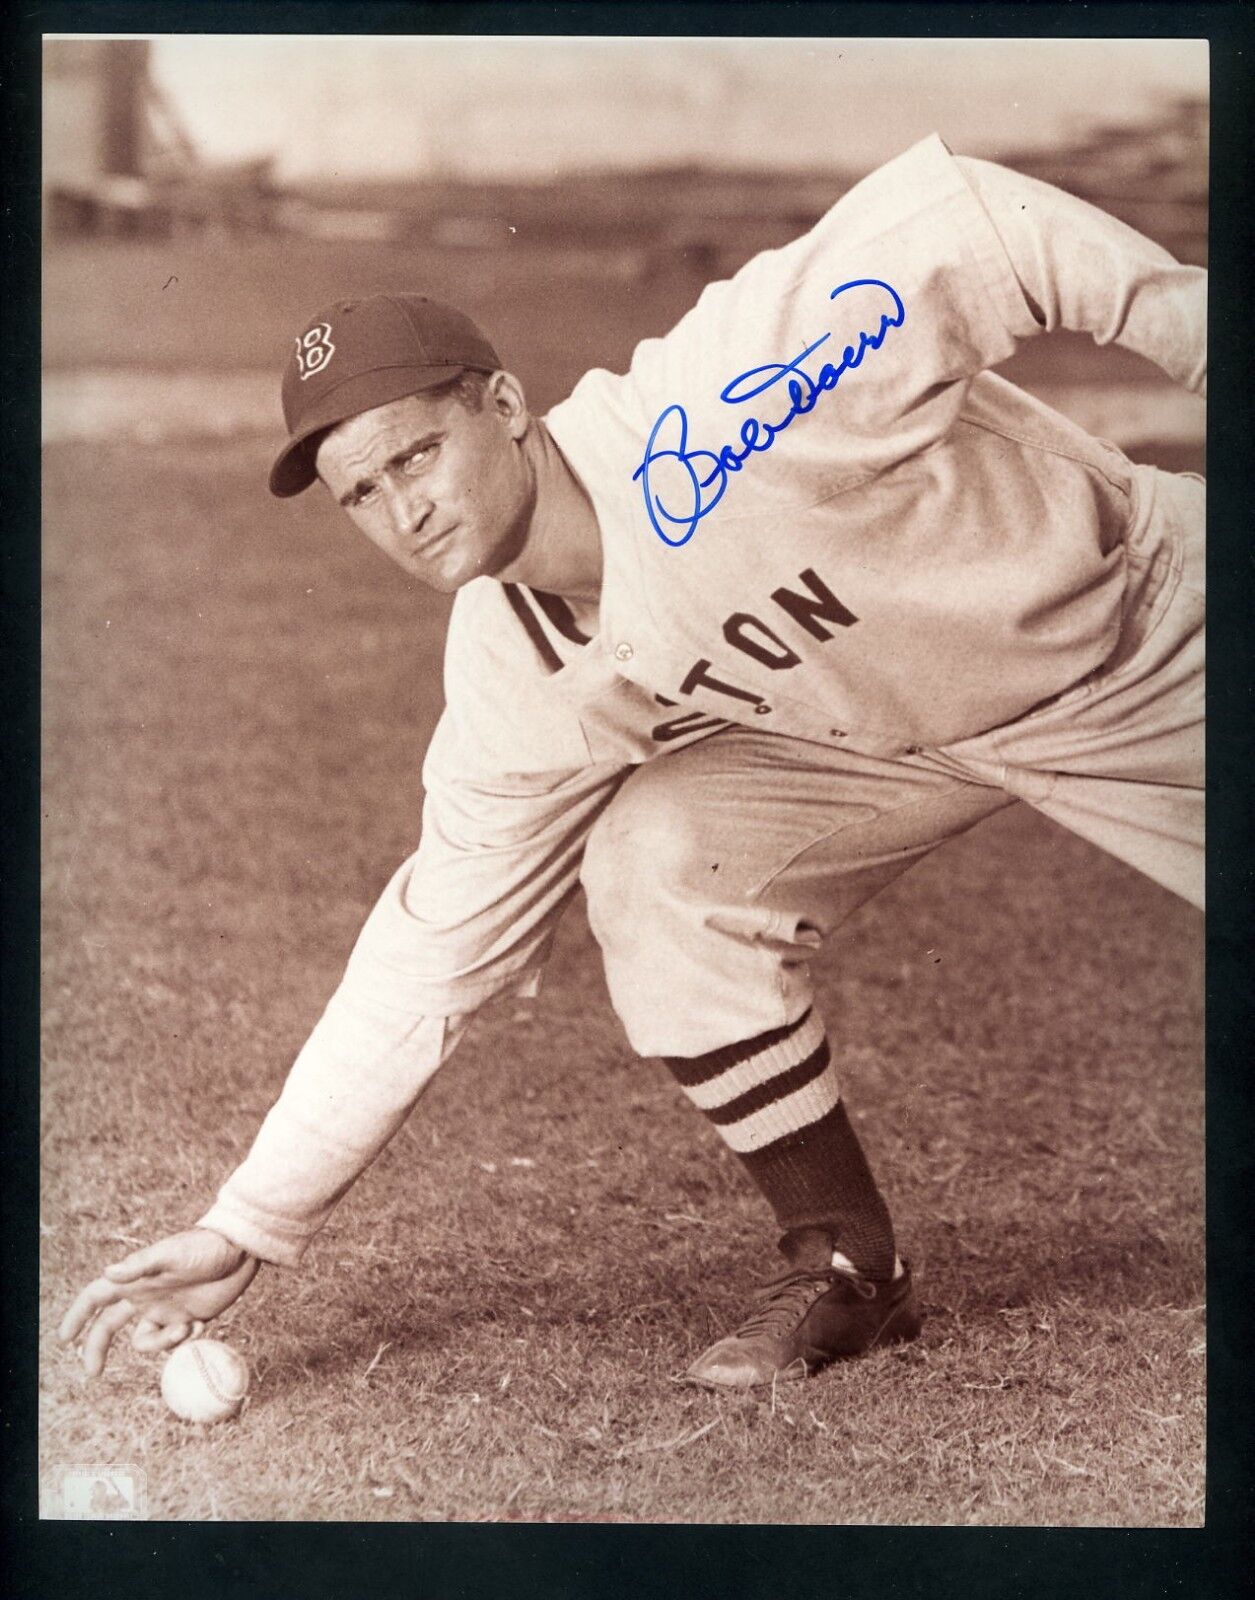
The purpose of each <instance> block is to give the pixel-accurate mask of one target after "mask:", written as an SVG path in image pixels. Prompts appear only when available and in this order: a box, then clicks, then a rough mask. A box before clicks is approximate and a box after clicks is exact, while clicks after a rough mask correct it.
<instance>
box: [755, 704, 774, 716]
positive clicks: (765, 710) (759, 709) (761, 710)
mask: <svg viewBox="0 0 1255 1600" xmlns="http://www.w3.org/2000/svg"><path fill="white" fill-rule="evenodd" d="M754 711H755V713H756V715H758V716H760V717H769V716H770V715H771V707H770V706H765V705H764V704H763V703H762V701H761V700H760V701H759V702H758V704H757V705H756V706H755V707H754Z"/></svg>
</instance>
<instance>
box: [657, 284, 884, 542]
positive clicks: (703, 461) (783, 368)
mask: <svg viewBox="0 0 1255 1600" xmlns="http://www.w3.org/2000/svg"><path fill="white" fill-rule="evenodd" d="M864 288H873V289H883V290H884V291H885V293H886V294H887V295H888V296H889V297H890V299H891V300H892V301H893V311H892V313H888V312H882V313H881V317H880V323H879V326H878V327H877V328H876V330H875V332H873V333H867V332H861V333H860V334H859V336H858V344H857V345H846V347H845V349H844V350H843V351H842V353H841V360H840V362H839V364H838V365H836V366H833V364H832V362H830V361H825V362H824V364H823V366H822V367H821V368H820V369H819V373H818V376H816V377H814V378H812V377H811V375H810V373H808V372H805V371H803V369H802V366H801V363H802V362H803V361H805V359H806V358H807V356H809V355H813V354H814V352H815V351H816V350H818V349H819V347H820V345H822V344H826V343H827V342H828V340H829V339H831V338H832V335H831V333H825V334H821V335H820V337H819V338H818V339H816V340H815V342H814V344H808V345H807V346H806V348H805V349H804V350H802V351H800V352H799V353H798V354H797V355H795V356H794V357H793V359H792V361H769V362H767V363H766V364H765V365H764V366H761V367H750V368H749V370H748V371H746V372H742V373H740V374H738V376H737V377H735V378H733V379H732V380H731V382H730V383H728V384H725V386H724V387H723V389H722V390H721V391H720V395H719V398H720V399H721V400H723V401H725V402H726V403H727V404H728V405H741V404H742V403H743V402H745V401H746V400H753V399H754V398H755V397H756V396H757V395H760V394H763V393H764V392H765V391H766V390H768V389H771V388H774V387H775V385H777V384H779V383H784V387H785V392H786V393H787V394H788V396H789V409H788V410H787V411H786V412H785V414H784V416H783V417H781V418H780V420H779V421H778V422H763V421H761V420H760V419H759V418H758V417H746V419H745V421H744V422H743V423H742V424H741V429H740V447H739V448H738V446H737V445H733V444H725V445H724V446H723V448H722V449H721V450H690V449H689V448H688V433H689V422H688V416H687V415H686V413H685V410H684V407H683V406H681V405H670V406H668V407H667V408H666V410H665V411H661V412H660V413H659V415H658V420H657V421H656V422H655V423H654V426H653V429H652V431H651V433H650V435H649V443H648V444H647V445H646V446H645V459H644V460H643V461H642V462H641V464H640V466H639V467H637V469H636V471H635V472H634V473H633V474H632V481H633V482H636V481H637V479H639V480H640V484H641V488H642V490H643V491H644V495H645V513H646V515H647V516H648V517H649V520H650V523H651V525H652V526H653V530H654V532H655V533H656V534H657V535H658V537H659V538H660V539H661V540H662V542H663V544H669V545H672V546H678V545H682V544H687V543H688V541H689V540H690V539H691V538H692V537H693V535H694V533H695V532H696V531H697V524H698V523H699V522H700V521H701V520H702V518H703V517H708V516H709V515H710V513H711V512H712V511H713V510H714V509H715V507H716V506H717V505H718V504H719V502H720V500H722V499H723V495H724V490H725V489H726V488H727V487H728V482H729V479H730V476H731V474H732V473H734V472H740V470H741V468H742V467H743V466H744V465H745V463H746V462H747V461H748V460H749V458H750V456H752V455H762V454H764V452H766V451H768V450H770V449H771V447H772V445H773V444H775V442H776V436H777V435H778V434H781V433H783V432H784V430H785V429H786V428H787V427H788V426H789V424H790V423H791V422H792V421H793V419H794V417H804V416H806V414H807V413H808V412H810V411H813V410H814V409H815V407H816V406H817V405H818V403H819V399H820V396H821V395H824V394H827V393H828V391H829V390H831V389H835V388H836V386H837V382H838V380H839V379H840V377H841V374H842V373H843V372H849V371H851V370H852V369H853V368H855V367H857V366H859V365H861V363H862V360H863V357H864V356H865V355H866V354H867V352H868V351H869V350H879V349H880V347H881V345H882V344H883V343H884V341H885V334H886V333H887V332H888V331H889V329H890V328H900V327H901V326H902V324H903V323H904V322H905V321H906V308H905V307H904V306H903V304H902V301H901V299H900V298H899V296H898V292H897V290H896V289H893V288H891V287H890V286H889V284H887V283H884V282H882V280H881V279H879V278H854V279H852V280H851V281H850V282H849V283H843V284H841V285H839V287H837V288H836V289H834V290H833V291H832V293H831V294H830V295H829V297H828V298H829V299H830V300H835V299H836V298H837V296H838V295H841V294H844V293H845V292H846V290H847V289H864ZM668 429H669V430H670V432H671V439H672V442H671V443H670V444H666V443H665V442H660V440H661V436H662V435H663V434H664V432H665V431H666V430H668ZM659 461H674V462H676V463H677V465H678V466H679V467H680V468H681V469H682V470H683V472H684V473H685V474H687V477H688V484H687V489H686V493H685V498H686V504H685V508H684V509H683V511H675V510H671V509H668V507H667V506H665V505H664V504H663V503H662V499H661V497H660V496H659V494H658V493H657V491H656V490H655V489H654V488H653V487H652V486H651V483H650V472H651V471H652V469H653V467H654V465H655V464H656V463H657V462H659ZM676 482H677V477H676V474H675V473H674V472H670V473H668V487H669V488H671V487H672V486H674V485H675V484H676ZM680 482H681V483H682V482H683V480H682V479H681V480H680ZM664 524H665V525H666V526H664ZM668 527H670V528H671V529H673V530H678V535H677V537H674V538H673V537H671V535H670V534H669V533H668V531H667V528H668Z"/></svg>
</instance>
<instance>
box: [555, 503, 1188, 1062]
mask: <svg viewBox="0 0 1255 1600" xmlns="http://www.w3.org/2000/svg"><path fill="white" fill-rule="evenodd" d="M1204 502H1205V486H1204V484H1203V481H1202V479H1200V478H1196V477H1193V476H1192V475H1188V474H1181V475H1174V474H1169V473H1163V472H1160V473H1157V474H1156V475H1155V497H1154V504H1153V508H1152V512H1151V515H1150V517H1149V518H1148V520H1147V522H1146V525H1145V527H1144V529H1143V531H1142V533H1141V534H1140V535H1139V536H1138V537H1137V538H1136V539H1135V540H1134V541H1132V542H1131V543H1130V545H1129V549H1128V575H1129V577H1128V586H1127V589H1126V594H1125V603H1124V614H1123V622H1122V627H1121V633H1120V638H1119V641H1118V644H1117V646H1116V649H1115V651H1114V652H1113V653H1112V655H1111V656H1110V657H1109V659H1108V660H1107V661H1106V662H1105V663H1104V665H1103V666H1102V667H1101V668H1100V669H1099V670H1098V671H1096V672H1095V673H1093V674H1091V675H1090V676H1089V677H1088V678H1086V679H1084V680H1083V681H1082V682H1081V683H1079V684H1077V685H1075V686H1074V687H1073V688H1071V689H1069V690H1068V691H1066V692H1065V693H1064V694H1062V695H1060V696H1058V697H1057V698H1055V699H1054V700H1051V701H1049V702H1047V703H1045V704H1044V705H1042V706H1039V707H1037V708H1036V709H1034V710H1033V711H1032V712H1030V713H1029V714H1027V715H1025V716H1024V717H1021V718H1020V719H1018V720H1017V721H1016V722H1014V723H1010V724H1008V725H1006V726H1005V727H1001V728H996V729H993V730H991V731H989V732H986V733H982V734H980V735H978V736H976V737H973V738H969V739H964V740H962V741H960V742H958V743H955V744H951V745H949V746H946V747H944V748H937V749H925V750H920V751H918V752H915V753H912V754H910V755H906V756H902V757H900V758H895V759H881V758H877V757H871V756H862V755H859V754H857V753H855V752H852V751H848V750H835V749H830V748H829V747H827V746H825V745H819V744H811V743H807V742H804V741H801V740H795V739H788V738H783V737H781V736H780V735H771V734H761V733H756V732H754V731H753V730H751V729H749V728H741V727H736V728H729V729H725V730H722V731H720V732H718V733H716V734H713V735H712V736H711V737H710V738H708V739H706V740H703V741H702V742H700V743H698V744H695V745H691V746H689V747H688V748H686V749H684V750H681V751H677V752H675V753H673V754H670V755H667V756H666V757H663V758H661V759H658V760H655V761H652V762H650V763H648V764H646V765H644V766H642V767H640V768H638V769H637V770H636V771H635V772H634V773H633V774H632V776H631V777H629V778H628V779H627V780H626V781H625V782H624V784H623V785H622V787H621V788H620V790H619V792H618V793H617V795H616V796H615V798H614V800H613V801H612V802H611V804H610V805H609V807H608V808H607V809H606V811H605V812H604V814H603V815H602V816H601V818H600V819H599V821H598V822H597V824H596V826H595V827H594V829H593V831H592V833H591V835H590V837H589V841H588V846H587V849H586V852H585V858H584V866H583V873H582V879H583V884H584V888H585V892H586V895H587V899H588V910H589V920H590V923H591V926H592V928H593V931H594V933H595V935H596V937H597V939H598V941H599V942H600V944H601V947H602V951H603V953H604V957H605V965H606V975H607V981H608V984H609V988H610V994H611V999H612V1001H613V1003H614V1006H615V1009H616V1011H617V1012H618V1015H619V1017H620V1019H621V1020H622V1022H623V1024H624V1026H625V1028H626V1030H627V1033H628V1037H629V1039H630V1041H631V1043H632V1046H633V1048H634V1049H635V1050H636V1051H638V1052H639V1053H640V1054H641V1055H651V1056H653V1055H656V1056H668V1057H672V1056H674V1057H693V1056H698V1055H701V1054H703V1053H705V1052H708V1051H712V1050H717V1049H720V1048H721V1047H723V1046H725V1045H728V1044H729V1043H731V1042H733V1041H737V1040H743V1039H752V1038H754V1037H756V1036H758V1035H760V1034H763V1033H765V1032H768V1031H769V1030H772V1029H778V1028H781V1027H786V1026H787V1025H789V1024H792V1023H795V1022H796V1021H797V1020H798V1019H799V1018H800V1017H802V1016H803V1015H804V1013H806V1011H807V1010H808V1008H809V1007H810V1005H811V989H810V982H809V977H808V967H807V963H808V959H809V957H810V956H811V955H812V954H813V953H814V951H816V950H817V949H818V948H819V947H820V945H821V944H822V942H823V940H824V939H825V938H826V937H827V936H828V935H829V934H830V933H831V932H832V931H833V930H834V929H836V928H838V927H839V926H840V925H841V923H842V922H843V921H844V920H845V919H846V918H847V917H848V916H849V915H850V914H851V912H853V911H855V910H856V909H857V908H858V907H859V906H861V905H862V904H863V903H864V902H865V901H867V900H869V899H870V898H871V897H872V896H873V895H874V894H876V893H877V892H878V891H879V890H881V889H883V888H884V887H885V885H886V884H888V883H890V882H892V880H893V879H894V878H896V877H897V876H898V875H899V874H900V873H902V872H904V871H905V870H906V868H907V867H909V866H911V865H912V863H914V862H916V861H918V860H920V859H921V858H922V857H923V856H925V855H927V854H928V852H929V851H930V850H933V849H935V848H936V847H937V846H938V845H939V844H942V843H944V842H945V841H946V840H947V839H951V838H954V837H956V836H957V835H959V834H961V833H964V832H966V830H967V829H969V828H971V827H973V826H974V825H975V824H976V823H978V822H979V821H981V819H982V818H984V817H987V816H990V815H991V814H992V813H993V812H995V811H997V810H999V809H1000V808H1001V807H1003V806H1007V805H1010V804H1011V803H1012V802H1013V801H1015V800H1023V801H1026V802H1027V803H1028V804H1029V805H1031V806H1033V807H1035V808H1036V809H1037V810H1038V811H1040V812H1042V813H1043V814H1044V815H1046V816H1048V817H1051V818H1053V819H1054V820H1055V821H1057V822H1059V823H1061V824H1063V825H1064V826H1065V827H1067V828H1069V829H1071V830H1072V831H1073V832H1075V833H1077V834H1080V835H1081V836H1082V837H1083V838H1086V839H1089V840H1091V841H1092V842H1093V843H1094V844H1097V845H1099V846H1101V848H1102V849H1104V850H1106V851H1109V852H1110V853H1111V854H1112V855H1114V856H1116V857H1118V858H1119V859H1120V860H1122V861H1125V862H1128V863H1129V864H1130V865H1132V866H1134V867H1136V868H1138V869H1139V870H1140V871H1142V872H1144V873H1146V874H1147V875H1148V876H1149V877H1151V878H1153V879H1154V880H1155V881H1156V882H1158V883H1161V884H1163V885H1165V886H1166V887H1167V888H1169V889H1171V890H1173V891H1174V892H1175V893H1177V894H1179V895H1182V896H1183V897H1184V898H1186V899H1187V900H1190V901H1191V902H1193V903H1194V904H1196V905H1200V906H1201V905H1202V899H1203V641H1204V635H1203V627H1204Z"/></svg>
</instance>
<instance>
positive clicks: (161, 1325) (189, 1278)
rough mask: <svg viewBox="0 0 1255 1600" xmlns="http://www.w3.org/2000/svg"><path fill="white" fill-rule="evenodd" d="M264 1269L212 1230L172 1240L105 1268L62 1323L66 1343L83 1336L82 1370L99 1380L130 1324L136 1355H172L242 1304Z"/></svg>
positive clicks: (175, 1236) (190, 1232)
mask: <svg viewBox="0 0 1255 1600" xmlns="http://www.w3.org/2000/svg"><path fill="white" fill-rule="evenodd" d="M260 1265H261V1263H260V1262H259V1261H258V1260H257V1258H256V1256H250V1255H249V1254H248V1252H247V1251H245V1250H241V1249H240V1247H239V1245H235V1244H232V1243H231V1241H230V1240H229V1239H224V1238H223V1236H222V1235H221V1234H220V1233H215V1232H214V1231H213V1230H212V1229H211V1228H189V1229H188V1230H187V1231H186V1232H185V1233H175V1234H171V1236H170V1237H169V1238H168V1239H161V1240H159V1241H158V1242H157V1243H156V1244H150V1245H146V1246H145V1247H144V1249H142V1250H135V1251H133V1252H132V1253H131V1254H130V1255H129V1256H125V1257H124V1258H123V1259H122V1260H121V1261H115V1262H114V1263H113V1265H112V1266H109V1267H106V1268H105V1270H104V1273H103V1274H102V1275H101V1276H100V1277H99V1278H97V1279H96V1280H95V1282H94V1283H89V1284H88V1285H87V1287H86V1289H84V1290H83V1292H82V1293H81V1294H80V1295H79V1297H78V1298H77V1299H76V1300H75V1302H74V1304H73V1305H72V1306H71V1307H70V1309H69V1310H68V1311H67V1312H66V1314H65V1316H64V1317H62V1319H61V1327H60V1329H59V1333H60V1337H61V1339H62V1341H63V1342H64V1343H66V1344H69V1343H71V1342H73V1341H74V1340H75V1339H78V1338H79V1337H80V1335H82V1336H83V1365H84V1366H85V1367H86V1368H87V1370H88V1372H89V1373H90V1374H91V1376H92V1377H93V1378H98V1377H99V1376H100V1374H101V1373H102V1372H103V1371H104V1368H105V1362H106V1360H107V1359H108V1356H109V1347H110V1345H111V1344H112V1343H113V1340H114V1337H115V1335H117V1334H118V1333H120V1332H121V1331H122V1329H123V1328H125V1327H126V1325H127V1323H128V1322H132V1321H133V1322H134V1323H135V1326H134V1328H133V1329H132V1330H131V1343H132V1344H133V1345H134V1346H135V1348H136V1349H137V1350H142V1351H144V1352H145V1353H146V1354H151V1353H153V1352H155V1351H159V1350H170V1349H172V1348H173V1347H174V1346H175V1345H176V1344H181V1343H182V1342H183V1340H184V1339H188V1338H192V1337H194V1336H196V1335H198V1334H199V1333H200V1332H201V1330H202V1329H203V1327H204V1325H205V1323H206V1322H208V1321H209V1319H210V1318H211V1317H216V1316H218V1315H219V1313H220V1312H223V1311H225V1310H226V1308H227V1307H228V1306H229V1305H231V1304H233V1303H234V1302H235V1301H236V1300H238V1299H239V1297H240V1296H241V1295H242V1294H243V1293H244V1291H245V1289H247V1288H248V1286H249V1284H250V1283H252V1281H253V1279H254V1277H255V1276H256V1274H257V1268H258V1267H259V1266H260Z"/></svg>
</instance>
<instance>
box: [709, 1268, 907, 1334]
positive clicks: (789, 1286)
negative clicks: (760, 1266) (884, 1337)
mask: <svg viewBox="0 0 1255 1600" xmlns="http://www.w3.org/2000/svg"><path fill="white" fill-rule="evenodd" d="M837 1282H840V1283H848V1284H849V1285H850V1286H851V1288H853V1289H854V1290H855V1291H856V1292H857V1293H858V1294H860V1295H861V1296H862V1297H863V1298H864V1299H871V1298H872V1297H873V1296H874V1295H875V1293H876V1291H875V1289H874V1288H873V1287H872V1285H871V1284H869V1283H865V1282H864V1280H863V1279H861V1278H855V1277H851V1275H850V1274H849V1273H848V1272H838V1271H837V1269H836V1268H835V1267H820V1268H813V1267H797V1268H794V1269H793V1271H791V1272H785V1273H782V1274H781V1275H780V1277H778V1278H771V1279H770V1280H769V1281H768V1282H766V1283H764V1284H763V1285H762V1286H761V1288H760V1289H759V1292H758V1301H757V1304H756V1305H755V1307H754V1309H753V1310H752V1311H751V1312H750V1314H749V1316H748V1317H747V1318H746V1320H745V1321H744V1322H743V1323H742V1324H741V1326H740V1327H739V1328H738V1329H737V1330H736V1332H737V1337H738V1338H746V1337H748V1336H750V1335H752V1334H757V1333H766V1334H771V1335H776V1334H780V1333H791V1332H792V1331H793V1329H794V1328H795V1327H796V1326H797V1324H798V1322H799V1321H800V1320H801V1319H802V1317H803V1316H804V1315H805V1314H806V1312H807V1311H808V1310H809V1309H810V1307H811V1306H812V1305H813V1304H814V1303H815V1301H816V1300H818V1299H819V1296H820V1295H821V1294H823V1293H824V1292H825V1290H826V1289H828V1288H829V1287H830V1286H831V1285H832V1284H834V1283H837Z"/></svg>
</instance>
